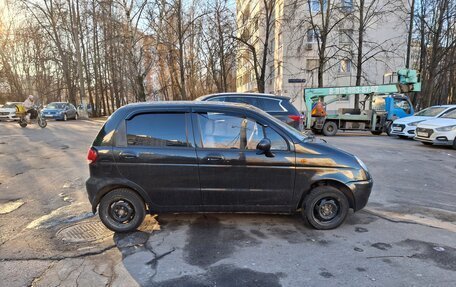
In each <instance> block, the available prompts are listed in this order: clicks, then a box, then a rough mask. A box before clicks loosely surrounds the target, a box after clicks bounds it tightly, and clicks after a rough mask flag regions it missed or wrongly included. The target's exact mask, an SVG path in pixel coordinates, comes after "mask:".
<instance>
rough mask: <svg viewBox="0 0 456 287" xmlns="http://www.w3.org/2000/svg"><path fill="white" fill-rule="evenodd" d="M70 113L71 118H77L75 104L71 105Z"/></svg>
mask: <svg viewBox="0 0 456 287" xmlns="http://www.w3.org/2000/svg"><path fill="white" fill-rule="evenodd" d="M69 107H70V111H71V118H75V117H76V107H75V106H74V105H73V104H69Z"/></svg>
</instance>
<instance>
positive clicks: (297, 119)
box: [288, 115, 304, 122]
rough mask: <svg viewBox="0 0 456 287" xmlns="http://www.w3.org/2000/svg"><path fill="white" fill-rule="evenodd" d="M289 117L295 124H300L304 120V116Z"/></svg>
mask: <svg viewBox="0 0 456 287" xmlns="http://www.w3.org/2000/svg"><path fill="white" fill-rule="evenodd" d="M288 117H289V118H290V119H292V120H293V121H295V122H299V121H301V120H303V119H304V116H303V115H289V116H288Z"/></svg>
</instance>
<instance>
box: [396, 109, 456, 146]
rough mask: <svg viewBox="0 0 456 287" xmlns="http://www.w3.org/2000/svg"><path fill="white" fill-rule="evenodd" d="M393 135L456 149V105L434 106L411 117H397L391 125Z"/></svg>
mask: <svg viewBox="0 0 456 287" xmlns="http://www.w3.org/2000/svg"><path fill="white" fill-rule="evenodd" d="M391 135H392V136H399V137H401V138H414V139H415V140H417V141H420V142H422V143H423V144H427V145H447V146H452V147H453V148H454V149H456V105H442V106H433V107H429V108H427V109H424V110H422V111H420V112H418V113H416V114H415V115H413V116H411V117H406V118H401V119H397V120H395V121H394V122H393V125H392V127H391Z"/></svg>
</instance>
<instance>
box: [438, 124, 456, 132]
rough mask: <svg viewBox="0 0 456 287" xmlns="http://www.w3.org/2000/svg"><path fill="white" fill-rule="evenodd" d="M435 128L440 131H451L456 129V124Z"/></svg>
mask: <svg viewBox="0 0 456 287" xmlns="http://www.w3.org/2000/svg"><path fill="white" fill-rule="evenodd" d="M435 130H436V131H439V132H449V131H452V130H456V125H452V126H446V127H441V128H436V129H435Z"/></svg>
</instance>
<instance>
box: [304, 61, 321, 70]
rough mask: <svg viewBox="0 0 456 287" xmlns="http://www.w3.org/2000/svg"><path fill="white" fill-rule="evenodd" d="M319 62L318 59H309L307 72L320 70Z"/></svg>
mask: <svg viewBox="0 0 456 287" xmlns="http://www.w3.org/2000/svg"><path fill="white" fill-rule="evenodd" d="M318 64H319V61H318V59H307V60H306V69H307V71H314V70H316V69H318Z"/></svg>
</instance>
